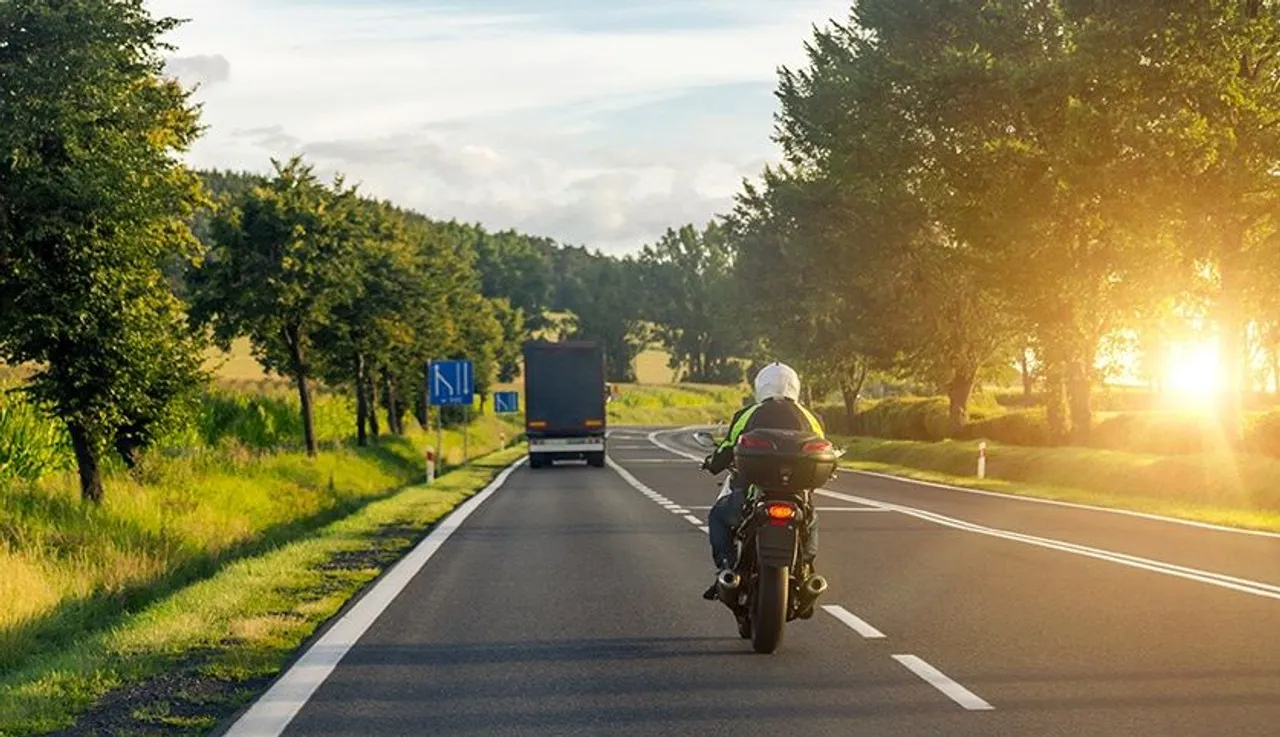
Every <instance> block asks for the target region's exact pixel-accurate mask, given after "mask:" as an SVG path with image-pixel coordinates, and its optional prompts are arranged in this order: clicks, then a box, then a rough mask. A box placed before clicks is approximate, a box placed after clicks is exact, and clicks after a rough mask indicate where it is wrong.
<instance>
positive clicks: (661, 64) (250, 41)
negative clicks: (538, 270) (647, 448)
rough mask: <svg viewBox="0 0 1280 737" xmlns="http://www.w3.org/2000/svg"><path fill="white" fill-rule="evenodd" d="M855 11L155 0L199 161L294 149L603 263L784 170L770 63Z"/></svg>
mask: <svg viewBox="0 0 1280 737" xmlns="http://www.w3.org/2000/svg"><path fill="white" fill-rule="evenodd" d="M850 5H851V2H850V0H452V1H440V0H416V1H415V0H152V1H151V2H150V3H149V7H150V8H151V10H152V12H153V13H155V14H157V15H163V16H171V17H177V18H184V19H188V20H189V22H187V23H186V24H184V25H183V26H181V27H180V28H179V29H178V30H176V31H174V32H173V33H172V34H170V35H169V36H168V37H167V38H166V39H165V40H166V41H168V42H170V43H172V44H174V45H175V46H176V47H177V49H176V50H175V51H174V52H172V58H170V59H169V61H168V68H169V70H170V73H172V74H174V75H175V76H177V77H178V78H179V79H181V80H182V81H183V82H184V83H185V84H188V85H198V87H197V88H196V93H195V100H196V101H197V102H199V103H201V104H202V105H203V121H204V123H205V124H206V125H207V126H208V130H207V132H206V133H205V135H204V137H203V138H202V139H201V140H200V141H199V142H198V143H197V144H196V145H195V146H194V147H193V148H192V150H191V151H190V153H189V155H188V157H187V159H188V161H189V162H190V163H191V164H192V165H193V166H196V167H200V168H220V169H237V170H249V171H259V172H266V171H269V170H270V166H271V163H270V160H271V158H272V157H274V158H277V159H282V158H288V157H289V156H291V155H293V154H297V153H300V154H303V155H304V156H306V158H307V160H308V161H310V162H311V163H313V164H314V165H315V166H316V169H317V171H318V172H322V173H324V174H325V175H326V177H327V176H329V175H331V174H332V173H333V172H337V171H341V172H343V173H344V174H345V175H346V176H347V179H348V181H349V182H351V183H359V184H360V185H361V189H362V190H364V191H365V192H367V193H369V194H370V195H373V196H377V197H380V198H386V199H389V200H392V201H393V202H395V203H397V204H399V205H401V206H405V207H409V208H412V209H414V210H417V211H419V212H422V213H424V214H426V215H429V216H431V217H434V218H439V219H445V220H447V219H450V218H457V219H459V220H462V221H467V222H480V223H482V224H484V226H485V227H486V228H488V229H489V230H502V229H506V228H515V229H516V230H519V231H522V232H525V233H528V234H530V235H538V236H547V237H551V238H555V239H556V240H558V241H560V242H562V243H567V244H575V245H585V246H588V247H590V248H599V249H601V250H604V251H606V252H609V253H624V252H630V251H634V250H635V249H638V248H639V247H641V246H642V245H644V244H647V243H652V242H653V241H655V240H657V239H658V238H659V237H660V236H661V235H662V232H663V231H664V230H665V229H666V228H667V227H669V226H675V227H678V226H680V225H682V224H684V223H689V222H692V223H697V224H703V223H705V222H706V221H707V220H709V219H711V218H712V217H714V216H715V215H716V214H718V213H723V212H727V211H728V210H729V209H730V208H731V207H732V201H733V195H734V194H735V193H736V192H737V191H738V190H739V189H740V187H741V182H742V180H743V178H744V177H745V178H751V177H755V176H757V175H758V174H759V173H760V171H761V170H762V169H763V167H764V165H765V164H766V163H769V162H772V161H775V160H776V159H777V147H776V145H775V144H774V143H773V142H772V140H771V135H772V131H773V113H774V111H775V109H776V104H775V102H776V101H775V99H774V97H773V92H774V90H775V89H776V87H777V70H778V67H779V66H782V65H786V66H789V67H793V68H794V67H800V66H803V64H804V62H805V55H804V43H805V41H806V40H808V39H809V38H810V37H811V35H812V28H813V26H814V25H815V24H817V25H825V24H826V23H827V22H828V21H829V20H830V19H833V18H834V19H838V20H844V19H845V17H846V16H847V14H848V9H849V7H850Z"/></svg>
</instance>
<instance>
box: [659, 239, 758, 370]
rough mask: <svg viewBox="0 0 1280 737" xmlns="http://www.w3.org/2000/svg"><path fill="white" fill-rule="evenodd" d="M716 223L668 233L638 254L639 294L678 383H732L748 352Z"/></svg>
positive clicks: (725, 245) (726, 249) (729, 256)
mask: <svg viewBox="0 0 1280 737" xmlns="http://www.w3.org/2000/svg"><path fill="white" fill-rule="evenodd" d="M726 236H727V232H726V228H725V226H724V225H723V224H721V223H717V222H715V221H713V222H711V223H708V224H707V226H706V227H705V228H704V229H703V230H701V231H699V230H698V229H697V228H695V227H694V226H692V225H685V226H683V227H681V228H680V229H679V230H673V229H670V228H668V229H667V232H666V233H664V234H663V236H662V238H661V239H659V240H658V242H657V243H655V244H653V245H650V246H645V248H644V250H643V251H642V252H641V254H640V258H639V267H640V278H641V289H642V292H643V296H644V300H645V307H644V314H645V316H646V318H647V319H648V320H650V321H651V322H654V323H656V325H657V328H656V333H657V336H658V339H659V341H660V342H661V343H662V345H663V347H664V348H666V350H667V352H668V354H669V355H670V367H671V368H673V369H676V370H677V372H678V374H679V376H680V380H681V381H693V382H702V383H713V384H722V383H723V384H736V383H738V382H740V381H742V368H741V366H740V364H738V363H737V361H736V360H735V359H737V358H739V357H741V356H742V354H743V352H744V351H745V348H746V337H745V335H744V332H743V331H742V329H741V326H742V323H741V321H740V320H739V319H738V316H737V315H736V314H735V311H736V307H737V304H736V301H735V300H734V299H733V297H734V296H735V293H734V284H733V281H732V280H733V250H732V247H731V246H730V244H729V241H728V239H727V237H726Z"/></svg>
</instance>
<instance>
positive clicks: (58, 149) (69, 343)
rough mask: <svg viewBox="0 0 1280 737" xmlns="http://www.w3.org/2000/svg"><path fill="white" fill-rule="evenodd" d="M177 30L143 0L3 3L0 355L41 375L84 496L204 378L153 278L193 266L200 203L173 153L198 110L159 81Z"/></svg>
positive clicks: (195, 126) (195, 131) (45, 400)
mask: <svg viewBox="0 0 1280 737" xmlns="http://www.w3.org/2000/svg"><path fill="white" fill-rule="evenodd" d="M176 25H177V21H175V20H173V19H168V18H161V19H154V18H152V17H151V16H150V15H149V14H148V13H147V12H146V10H145V8H144V7H143V3H142V2H141V0H81V1H79V2H74V3H53V2H40V1H38V0H22V1H20V2H7V3H4V4H0V90H3V92H0V316H2V317H0V358H3V360H5V361H7V362H11V363H22V362H31V363H34V364H37V365H38V366H39V367H40V369H39V370H38V371H37V373H36V375H35V376H34V377H33V378H32V379H31V381H30V384H29V386H28V389H29V390H30V391H31V393H32V394H33V395H34V396H35V398H36V399H37V400H39V402H40V403H41V404H42V405H43V406H44V407H46V408H48V409H49V410H50V411H51V412H53V413H54V414H56V415H57V416H58V417H59V418H61V419H62V420H63V421H64V422H65V423H66V425H67V428H68V430H69V432H70V436H71V438H72V442H73V445H74V449H75V453H76V460H77V462H78V465H79V471H80V482H81V492H82V495H83V496H84V498H86V499H88V500H91V501H95V502H97V501H101V499H102V493H103V488H102V479H101V470H100V468H101V462H102V454H103V453H104V452H105V451H106V450H107V449H108V448H115V449H116V450H118V451H119V452H120V453H121V454H122V455H123V456H124V457H125V460H126V461H128V462H132V461H133V458H134V453H135V452H136V451H137V450H138V449H139V448H141V447H144V446H146V445H147V444H149V443H151V442H152V441H153V440H154V439H155V437H156V435H157V433H158V432H160V431H161V430H162V429H163V428H164V426H165V424H166V423H167V422H171V421H173V420H175V418H177V417H178V416H180V414H181V411H182V410H183V408H184V407H188V406H189V401H190V400H191V398H192V397H193V396H194V394H195V392H196V391H198V388H199V385H200V383H201V379H202V376H201V373H200V371H199V365H200V354H201V351H200V348H201V346H200V344H199V341H198V340H197V339H196V338H195V337H194V336H193V334H192V333H191V331H190V330H189V329H188V327H187V324H186V319H185V315H184V313H183V309H182V305H181V304H179V303H178V302H177V301H176V299H175V298H174V297H173V296H172V295H171V294H170V293H169V292H168V290H167V288H166V281H165V279H164V277H163V273H162V267H163V266H164V265H166V264H167V263H169V262H171V261H172V260H174V259H189V258H192V257H194V256H196V254H197V250H198V241H197V240H196V239H195V238H194V237H193V236H192V234H191V231H190V228H189V218H190V216H191V214H192V213H193V211H194V209H195V207H196V206H197V205H198V204H199V203H200V201H201V197H200V190H199V186H198V181H197V180H196V179H195V178H194V177H193V176H192V175H191V173H190V172H189V171H187V169H186V168H185V167H183V166H182V165H181V164H180V162H178V161H177V160H176V158H175V157H176V155H177V154H178V153H180V152H181V151H183V150H185V149H186V148H187V147H188V146H189V145H190V144H191V143H192V142H193V141H194V140H195V139H196V138H197V136H198V135H199V133H200V127H199V122H198V112H197V110H196V108H195V107H194V106H193V105H191V104H190V102H189V100H188V93H187V92H186V91H184V90H183V89H182V88H181V87H179V86H178V84H177V83H176V82H174V81H173V80H170V79H167V78H165V77H164V76H163V75H162V68H163V66H162V65H163V62H162V58H161V54H162V53H163V52H164V51H166V50H167V49H168V47H167V46H165V45H164V44H162V43H161V42H160V41H159V39H160V38H161V37H162V36H163V35H164V34H166V33H168V32H169V31H170V30H172V29H173V28H174V27H175V26H176Z"/></svg>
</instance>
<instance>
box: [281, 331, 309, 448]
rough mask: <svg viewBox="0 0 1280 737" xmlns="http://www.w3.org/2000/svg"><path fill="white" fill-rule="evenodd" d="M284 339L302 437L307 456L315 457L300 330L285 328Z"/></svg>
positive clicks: (305, 366) (305, 365)
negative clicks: (294, 387) (300, 407)
mask: <svg viewBox="0 0 1280 737" xmlns="http://www.w3.org/2000/svg"><path fill="white" fill-rule="evenodd" d="M284 332H285V341H286V342H287V343H288V344H289V354H290V357H291V358H292V359H293V378H294V382H295V383H296V384H297V386H298V403H299V404H301V405H302V438H303V440H304V441H305V442H306V445H307V457H308V458H315V457H316V426H315V417H314V416H313V415H312V411H311V386H310V385H309V383H308V382H307V368H308V367H307V363H306V360H305V359H306V357H305V356H303V355H302V336H301V330H299V329H298V328H296V327H293V328H285V331H284Z"/></svg>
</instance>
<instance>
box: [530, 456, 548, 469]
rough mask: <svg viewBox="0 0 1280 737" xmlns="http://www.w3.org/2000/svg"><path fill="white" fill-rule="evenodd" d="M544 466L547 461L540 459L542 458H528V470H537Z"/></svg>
mask: <svg viewBox="0 0 1280 737" xmlns="http://www.w3.org/2000/svg"><path fill="white" fill-rule="evenodd" d="M546 465H547V461H546V460H545V459H544V458H542V456H536V455H530V456H529V468H532V469H534V470H537V469H539V468H544V467H545V466H546Z"/></svg>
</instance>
